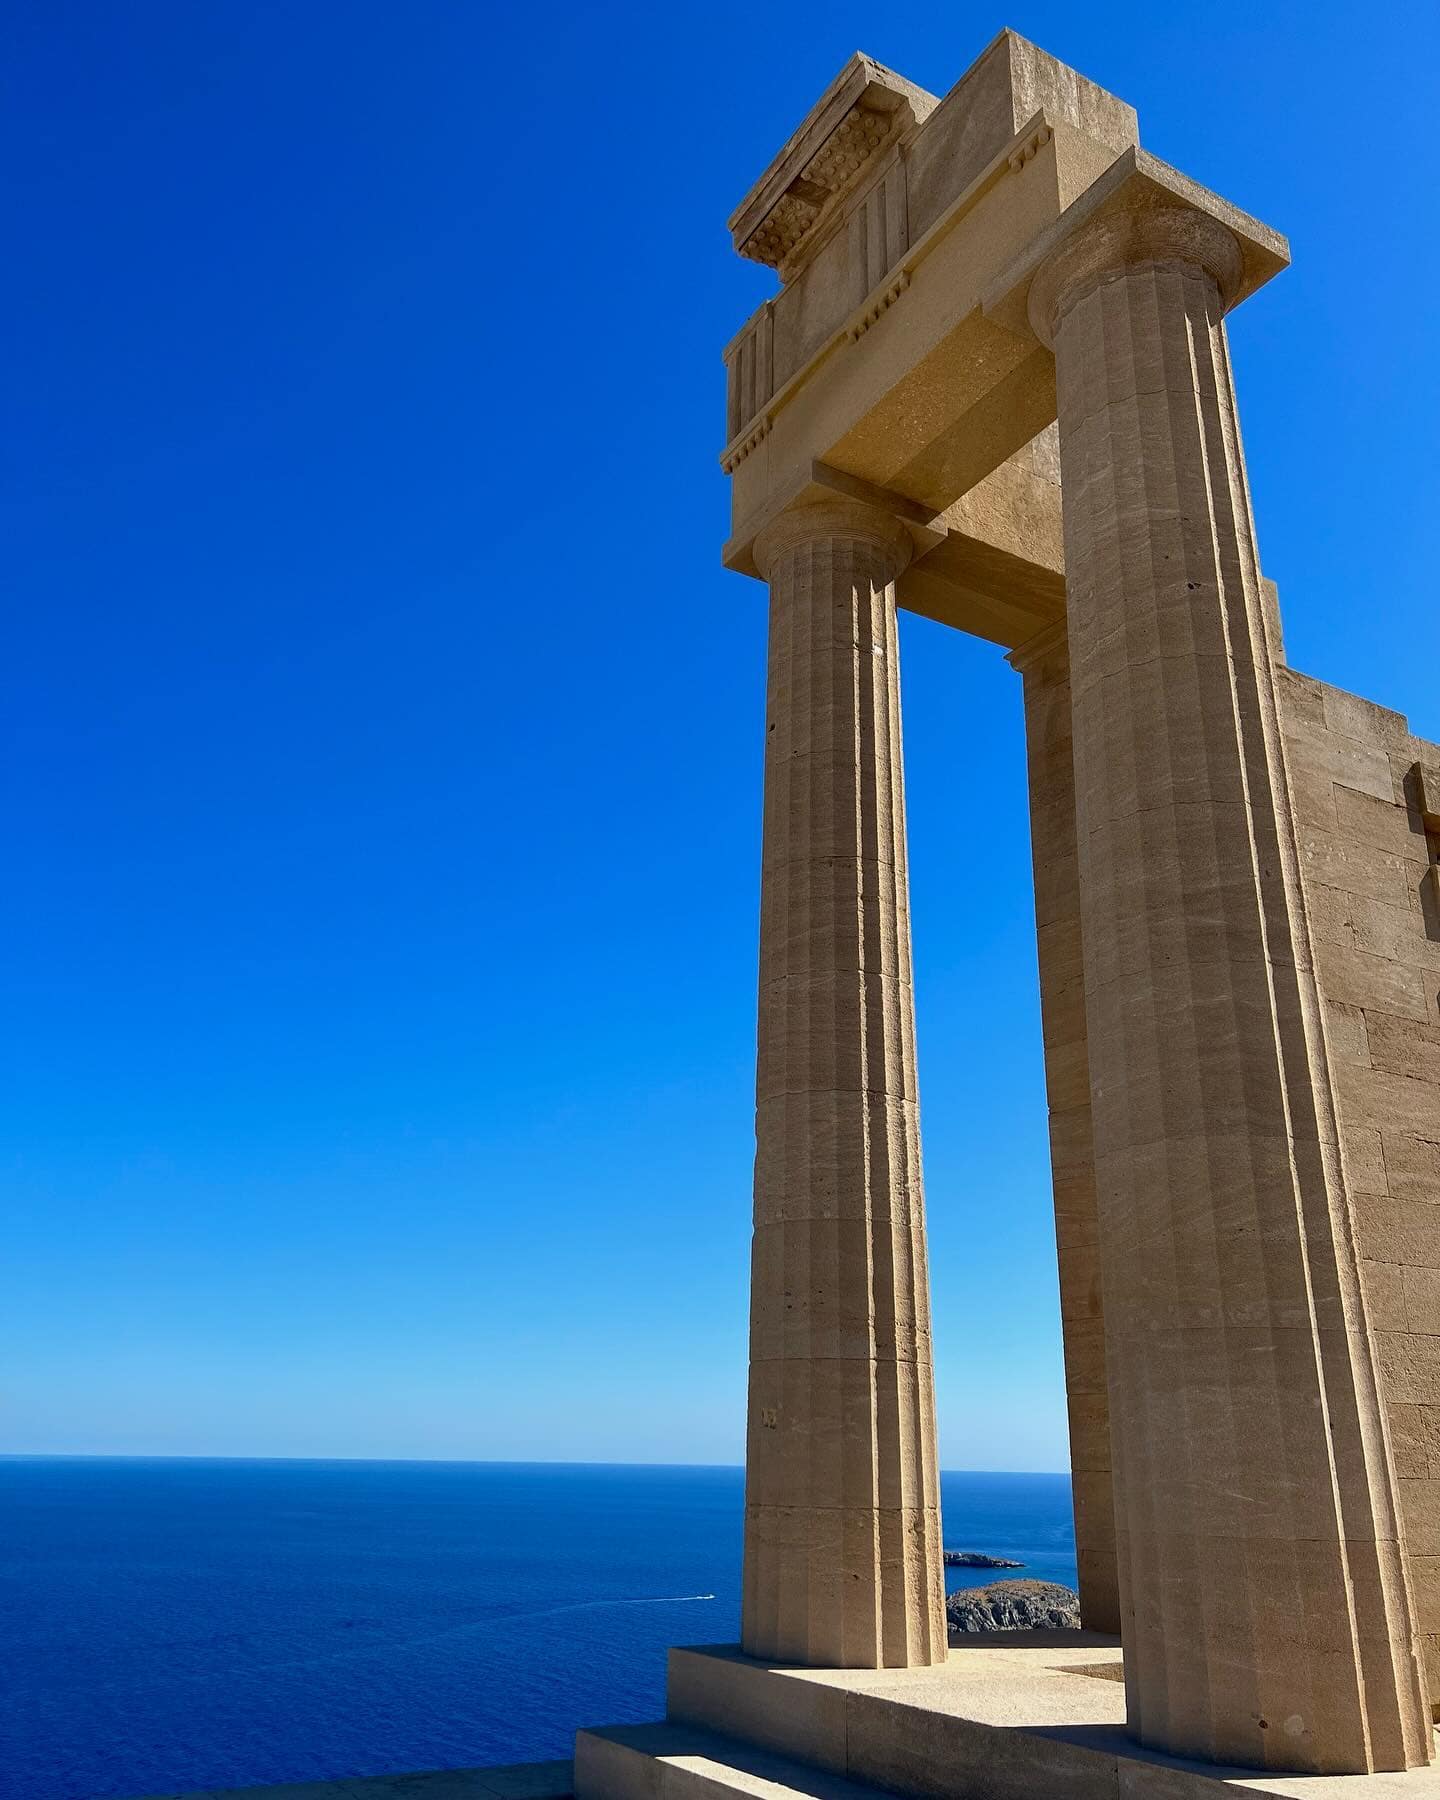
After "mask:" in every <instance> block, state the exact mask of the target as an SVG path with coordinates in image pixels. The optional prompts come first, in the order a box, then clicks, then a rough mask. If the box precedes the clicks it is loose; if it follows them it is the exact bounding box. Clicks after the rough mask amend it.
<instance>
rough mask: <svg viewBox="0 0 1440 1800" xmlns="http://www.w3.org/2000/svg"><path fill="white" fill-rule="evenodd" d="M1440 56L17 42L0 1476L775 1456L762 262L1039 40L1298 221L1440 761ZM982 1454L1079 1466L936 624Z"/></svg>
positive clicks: (1336, 16)
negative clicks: (850, 99)
mask: <svg viewBox="0 0 1440 1800" xmlns="http://www.w3.org/2000/svg"><path fill="white" fill-rule="evenodd" d="M1437 17H1440V15H1437V14H1436V13H1435V12H1434V10H1433V8H1431V7H1429V6H1421V5H1418V4H1417V5H1413V6H1400V7H1391V8H1388V9H1372V8H1363V9H1362V8H1360V7H1359V6H1343V5H1335V4H1333V3H1332V4H1326V3H1325V0H1320V3H1319V4H1316V5H1297V4H1287V5H1282V6H1272V5H1266V6H1256V5H1249V6H1243V7H1240V6H1221V7H1205V8H1203V9H1192V8H1188V7H1179V6H1166V7H1151V8H1138V9H1137V8H1135V7H1133V6H1129V5H1124V6H1122V5H1118V4H1116V5H1107V6H1088V7H1086V6H1075V5H1073V4H1060V3H1058V0H1057V3H1054V4H1025V5H1021V6H1020V7H1019V8H1018V9H1017V10H1016V11H1013V12H1012V13H1011V14H1010V15H1009V18H1008V20H1007V19H1006V18H1005V17H1004V15H1002V14H999V13H996V12H994V11H989V10H986V9H984V8H981V7H977V6H973V5H959V6H957V5H945V4H940V3H939V0H930V3H928V4H924V5H918V4H910V3H908V0H891V3H890V4H887V5H884V6H876V5H856V4H850V3H848V0H842V3H840V4H831V5H828V6H825V7H822V8H819V9H817V8H816V7H815V6H813V5H803V6H802V5H799V4H795V3H794V0H778V3H777V0H766V3H765V4H759V3H757V0H745V3H742V4H739V5H735V4H731V5H726V6H705V7H697V6H684V7H676V8H673V9H667V10H661V9H653V10H652V9H650V8H619V9H612V8H602V7H591V6H585V7H572V6H561V7H559V8H556V7H553V6H552V7H503V8H497V7H492V6H481V5H477V4H473V3H467V0H408V3H407V4H405V5H399V4H395V3H394V0H390V3H387V4H380V3H379V0H344V3H343V4H342V3H341V0H307V3H306V4H303V5H299V6H296V5H286V6H280V5H276V4H273V3H272V0H245V4H243V5H242V4H239V3H238V0H207V3H206V4H204V5H195V4H193V3H191V0H185V3H183V4H181V3H179V0H175V3H173V4H162V3H159V0H136V3H135V4H133V5H127V6H123V7H116V6H111V5H105V4H100V3H98V0H93V3H92V4H89V5H77V4H73V3H69V0H46V3H45V4H43V5H42V4H39V3H37V0H30V3H29V4H27V5H23V6H21V7H19V8H17V9H14V10H12V13H11V16H10V21H9V26H8V30H7V34H6V35H7V40H8V42H7V56H6V69H5V71H4V74H3V85H4V89H5V92H4V95H3V99H4V105H3V109H0V111H3V118H4V123H3V127H0V130H3V134H4V137H5V139H6V140H7V141H6V142H5V143H4V146H3V149H4V157H5V163H6V167H7V168H8V169H9V170H10V172H11V176H10V180H9V182H8V183H7V189H8V192H7V194H6V197H5V199H4V201H3V206H4V210H5V214H6V217H5V220H4V236H5V243H6V249H7V254H6V264H7V273H6V279H5V282H4V285H3V288H0V315H3V317H0V342H3V344H4V346H5V350H4V354H5V357H6V360H7V362H8V364H9V367H8V369H7V370H6V372H5V388H6V394H7V415H8V422H9V426H10V430H9V433H8V434H7V442H6V445H5V451H4V454H5V460H6V465H7V466H6V470H5V479H4V494H3V518H4V528H5V565H6V582H5V586H6V590H7V595H8V604H7V606H6V608H5V642H4V654H3V657H0V730H3V734H4V746H3V755H0V805H3V814H0V845H3V849H0V856H3V864H4V869H5V875H4V881H3V887H0V957H3V963H4V969H3V983H4V989H5V994H6V999H5V1006H4V1013H5V1025H4V1031H3V1057H4V1068H3V1071H0V1092H3V1096H4V1097H3V1102H0V1105H3V1140H0V1175H3V1188H4V1195H3V1205H4V1214H5V1219H4V1225H3V1235H4V1246H5V1254H4V1262H5V1271H4V1274H3V1277H0V1281H3V1289H0V1361H3V1367H4V1369H5V1371H6V1374H5V1376H4V1387H3V1392H0V1408H3V1418H0V1447H3V1448H6V1449H10V1450H22V1451H50V1450H54V1451H87V1452H89V1451H95V1452H105V1451H124V1452H158V1453H170V1452H174V1453H211V1454H278V1455H342V1456H343V1455H361V1456H364V1455H378V1456H388V1455H393V1456H457V1457H532V1456H533V1457H553V1458H576V1459H590V1458H605V1459H612V1458H613V1459H639V1460H659V1461H663V1460H675V1461H735V1460H738V1459H739V1456H740V1453H741V1445H742V1431H741V1427H742V1415H743V1392H744V1352H745V1282H746V1267H747V1254H748V1224H749V1208H750V1193H749V1188H750V1159H751V1154H752V1140H751V1104H752V1102H751V1084H752V1057H753V1042H754V1035H753V1034H754V1020H753V1013H754V965H755V949H756V945H755V934H756V907H757V863H758V839H759V806H760V754H761V735H762V734H761V715H762V675H763V656H764V605H763V593H762V590H761V589H760V588H759V587H757V586H755V585H754V584H752V583H749V582H747V581H745V580H743V579H742V578H740V577H738V576H733V575H727V574H725V573H723V572H722V571H721V569H720V567H719V562H718V549H719V545H720V542H721V540H722V538H723V536H724V535H725V521H726V495H725V483H724V480H723V478H722V476H721V474H720V471H719V468H718V466H717V463H716V453H717V452H718V450H719V448H720V444H721V439H722V436H723V417H724V406H723V374H722V369H721V365H720V350H721V347H722V346H723V344H724V343H725V342H726V340H727V339H728V338H729V337H730V336H731V335H732V333H733V332H734V331H735V330H736V328H737V327H738V326H739V324H740V323H741V321H742V320H743V319H744V318H745V317H746V316H747V314H748V313H749V312H750V311H751V310H753V308H754V307H755V306H756V304H757V303H758V302H759V300H760V299H761V298H762V297H763V296H764V295H765V293H767V292H768V291H769V284H770V281H771V277H770V276H769V274H768V272H767V271H765V270H762V269H759V268H757V267H754V266H751V265H748V264H743V263H741V262H739V261H738V260H737V259H735V258H734V257H733V255H732V254H731V252H730V248H729V242H728V238H727V235H726V233H725V228H724V224H725V218H726V216H727V214H728V213H729V211H730V209H731V208H732V206H733V205H734V204H735V202H736V201H737V200H738V199H739V198H740V196H741V194H742V193H743V192H744V191H745V189H746V188H747V186H748V185H749V183H750V181H751V180H752V179H753V177H754V176H755V175H756V174H757V173H758V172H759V170H760V169H761V168H762V167H763V166H764V164H765V163H766V161H767V160H768V158H769V156H770V155H771V154H772V152H773V151H774V150H775V148H776V147H777V146H778V144H779V143H780V142H781V140H782V139H783V138H784V136H785V135H786V133H787V132H788V131H789V130H790V128H791V127H792V126H793V125H794V124H795V122H796V121H797V120H798V119H799V118H800V116H801V115H802V114H803V113H804V111H805V110H806V108H807V107H808V105H809V104H810V102H811V101H812V100H813V99H814V98H815V96H816V95H817V94H818V93H819V91H820V89H821V88H822V87H823V86H824V84H825V83H826V82H827V81H828V80H829V78H830V77H831V76H832V74H833V73H834V72H835V70H836V68H837V67H838V66H839V65H840V63H841V62H842V61H843V60H844V58H845V57H846V56H847V55H848V54H849V53H850V51H852V50H853V49H855V48H857V47H859V48H863V49H865V50H867V51H869V52H871V53H872V54H874V55H876V56H878V57H880V58H881V59H882V60H884V61H886V62H888V63H891V64H893V65H894V66H895V67H896V68H898V69H900V70H901V71H903V72H904V73H905V74H906V75H908V76H909V77H911V78H912V79H914V80H916V81H919V82H921V83H923V84H924V85H926V86H928V87H930V88H932V89H934V90H936V91H939V92H943V91H944V90H945V89H946V88H947V87H949V86H950V84H951V83H952V82H953V81H954V80H955V78H956V77H957V76H958V75H959V74H960V73H961V71H962V70H963V69H964V68H965V67H966V66H967V64H968V63H969V62H970V61H971V60H972V59H973V58H974V57H975V56H976V55H977V54H978V53H979V51H980V50H981V49H982V48H983V47H984V46H985V44H986V43H987V42H988V41H989V40H990V38H991V37H992V36H993V35H994V33H995V31H996V30H997V28H998V27H999V26H1000V25H1001V24H1003V23H1007V22H1008V23H1010V24H1012V25H1014V26H1015V27H1016V28H1017V29H1019V30H1021V31H1023V32H1025V33H1026V34H1027V35H1029V36H1031V37H1033V38H1035V39H1036V40H1037V41H1038V42H1040V43H1041V44H1042V45H1044V46H1045V47H1046V48H1048V49H1050V50H1052V51H1054V52H1055V53H1056V54H1058V55H1059V56H1061V57H1063V58H1065V59H1066V60H1068V61H1071V62H1073V63H1074V64H1076V65H1077V66H1078V67H1079V68H1081V69H1082V70H1084V71H1085V72H1086V73H1087V74H1089V75H1091V76H1093V77H1094V78H1095V79H1097V80H1099V81H1101V82H1102V83H1104V84H1105V85H1106V86H1108V87H1110V88H1112V89H1113V90H1114V91H1115V92H1117V93H1119V94H1121V95H1123V96H1124V97H1125V98H1126V99H1128V100H1130V101H1131V102H1133V103H1134V104H1135V105H1136V106H1137V107H1138V108H1139V111H1140V118H1141V132H1142V138H1143V141H1144V142H1145V143H1146V145H1147V146H1148V147H1149V148H1150V149H1152V150H1154V151H1156V152H1157V153H1158V154H1160V155H1161V156H1164V157H1166V158H1168V159H1169V160H1171V161H1173V162H1175V163H1177V164H1178V165H1179V166H1180V167H1181V168H1183V169H1184V170H1186V171H1187V172H1188V173H1189V174H1191V175H1193V176H1195V177H1197V178H1198V179H1200V180H1202V181H1204V182H1206V183H1208V184H1210V185H1211V186H1214V187H1216V188H1218V189H1219V190H1220V191H1221V192H1222V193H1223V194H1225V195H1226V196H1227V197H1228V198H1230V199H1232V200H1234V201H1236V202H1238V203H1239V204H1241V205H1243V206H1245V207H1247V208H1248V209H1250V210H1251V211H1253V212H1256V213H1258V214H1259V215H1260V216H1261V217H1262V218H1263V219H1265V220H1266V221H1267V222H1269V223H1271V224H1273V225H1275V226H1277V227H1278V228H1280V229H1281V230H1284V231H1286V232H1288V233H1289V234H1290V236H1291V238H1292V241H1293V246H1294V252H1295V267H1294V268H1293V270H1292V271H1291V272H1290V273H1288V274H1287V275H1285V276H1284V277H1283V278H1282V279H1281V280H1279V281H1277V282H1276V283H1275V284H1274V285H1273V286H1272V287H1271V288H1269V289H1267V290H1266V291H1265V293H1264V294H1263V295H1262V296H1260V297H1259V298H1258V299H1257V300H1255V301H1253V302H1252V303H1251V304H1250V305H1249V306H1248V307H1247V308H1246V309H1244V311H1243V312H1242V313H1241V314H1240V316H1239V317H1238V319H1237V321H1236V323H1235V326H1234V339H1235V350H1236V359H1237V364H1238V377H1239V381H1240V384H1241V404H1242V409H1243V415H1244V422H1245V426H1246V433H1247V442H1248V449H1249V454H1250V463H1251V471H1252V476H1253V481H1254V487H1255V491H1256V501H1257V507H1258V512H1259V520H1260V531H1261V543H1262V550H1263V554H1264V559H1265V564H1266V567H1267V570H1268V572H1269V573H1270V574H1271V575H1273V576H1274V577H1275V578H1276V579H1277V580H1278V581H1279V583H1280V586H1281V592H1282V597H1283V602H1284V605H1285V608H1286V614H1287V630H1288V638H1289V644H1290V649H1291V656H1292V660H1293V661H1294V662H1295V663H1296V664H1297V665H1298V666H1300V667H1302V668H1304V669H1306V670H1309V671H1311V672H1313V673H1315V674H1318V675H1322V676H1324V677H1326V678H1327V679H1330V680H1335V681H1339V682H1341V683H1342V684H1344V685H1347V686H1353V687H1357V688H1359V689H1360V690H1362V691H1364V692H1367V693H1371V694H1373V695H1375V696H1376V697H1378V698H1381V699H1384V700H1386V701H1387V702H1389V703H1390V704H1392V705H1394V706H1397V707H1400V708H1402V709H1405V710H1407V711H1408V712H1409V713H1410V715H1411V719H1412V722H1413V724H1414V726H1415V727H1416V729H1418V730H1421V731H1424V732H1426V733H1427V734H1429V735H1432V736H1433V735H1440V699H1437V682H1436V669H1437V662H1436V650H1437V636H1440V634H1437V629H1436V606H1435V519H1436V516H1437V499H1440V495H1437V482H1436V473H1435V470H1436V429H1435V420H1436V415H1437V398H1440V396H1437V391H1436V390H1437V381H1436V351H1435V338H1434V329H1435V327H1434V312H1435V296H1436V293H1437V291H1440V281H1437V277H1440V269H1437V252H1436V232H1435V223H1436V219H1435V213H1436V202H1435V194H1436V192H1437V191H1440V167H1437V148H1436V141H1437V140H1436V137H1435V134H1434V133H1433V131H1432V130H1431V129H1430V120H1431V119H1432V118H1433V116H1434V113H1435V111H1436V107H1437V101H1440V95H1437V92H1436V77H1435V70H1436V67H1437V64H1440V26H1437ZM902 653H903V658H904V677H905V706H906V727H907V734H908V736H907V746H906V748H907V762H908V769H909V782H910V812H911V831H912V846H913V851H912V854H913V878H914V914H915V928H916V961H917V980H918V1004H919V1028H920V1039H921V1054H922V1083H923V1096H924V1104H925V1137H926V1151H927V1174H928V1182H929V1195H930V1220H931V1242H932V1249H933V1281H934V1299H935V1308H936V1321H937V1322H936V1341H937V1355H938V1361H939V1370H938V1374H939V1395H940V1418H941V1438H942V1459H943V1461H944V1463H945V1464H946V1466H948V1467H971V1468H997V1467H998V1468H1013V1469H1020V1468H1060V1467H1063V1466H1064V1464H1065V1459H1066V1450H1065V1436H1064V1424H1063V1405H1062V1400H1061V1391H1060V1365H1059V1350H1058V1326H1057V1319H1056V1293H1055V1281H1054V1275H1053V1270H1052V1240H1051V1226H1050V1220H1049V1199H1048V1189H1047V1180H1048V1177H1047V1163H1046V1152H1045V1144H1044V1106H1043V1097H1042V1086H1041V1064H1040V1055H1039V1026H1038V1015H1037V1002H1036V991H1035V972H1034V952H1033V945H1032V936H1031V901H1030V893H1029V842H1028V829H1027V825H1026V819H1025V806H1024V784H1023V761H1022V740H1021V717H1020V701H1019V688H1018V681H1017V679H1016V677H1014V676H1013V675H1012V674H1011V673H1010V671H1009V670H1008V669H1007V668H1006V667H1005V665H1004V663H1003V662H1002V661H1001V660H1000V657H999V654H998V653H997V652H995V651H993V650H991V649H989V648H987V647H985V646H982V645H979V644H976V643H973V642H970V641H967V640H962V639H960V638H958V637H955V636H950V635H947V634H945V633H944V632H942V631H941V630H940V629H938V628H937V627H934V626H930V625H928V624H926V623H924V622H923V621H915V620H912V621H908V622H907V624H906V626H905V629H904V632H903V652H902Z"/></svg>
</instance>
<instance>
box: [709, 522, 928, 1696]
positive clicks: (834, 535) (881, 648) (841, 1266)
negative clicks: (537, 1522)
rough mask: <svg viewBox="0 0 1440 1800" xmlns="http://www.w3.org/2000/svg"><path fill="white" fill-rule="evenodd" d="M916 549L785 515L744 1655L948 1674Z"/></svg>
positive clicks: (779, 571)
mask: <svg viewBox="0 0 1440 1800" xmlns="http://www.w3.org/2000/svg"><path fill="white" fill-rule="evenodd" d="M909 555H910V540H909V537H908V535H907V534H906V532H905V530H904V528H903V527H902V526H900V525H899V524H897V523H896V522H895V521H893V520H891V519H889V518H887V517H886V516H885V515H884V514H881V513H879V512H876V511H873V510H871V509H869V508H867V507H863V506H859V505H855V504H850V503H835V504H829V503H825V504H818V505H812V506H806V507H803V508H800V509H797V510H795V511H792V512H790V513H788V514H785V515H783V516H782V517H781V518H780V519H779V520H778V521H777V522H776V523H775V524H773V525H772V526H770V527H769V528H768V529H767V530H766V531H765V532H764V533H763V534H762V537H761V539H760V541H759V542H758V543H757V545H756V561H757V563H758V564H759V566H760V568H761V570H762V572H763V573H764V574H765V576H766V579H767V580H768V581H769V583H770V666H769V693H768V702H767V720H766V754H765V827H764V870H763V886H762V907H761V926H760V1026H759V1068H758V1076H757V1083H756V1159H755V1237H754V1252H753V1274H752V1285H751V1327H750V1332H751V1335H750V1357H751V1361H750V1409H749V1434H748V1450H747V1468H746V1496H745V1499H746V1510H745V1574H744V1598H743V1610H742V1624H741V1637H742V1645H743V1648H744V1649H745V1650H746V1651H747V1652H748V1653H749V1654H751V1655H752V1656H757V1657H764V1658H769V1659H776V1660H784V1661H789V1662H796V1663H803V1664H809V1665H812V1666H818V1667H854V1668H880V1667H892V1666H904V1665H911V1664H925V1663H933V1662H938V1661H941V1660H943V1658H944V1656H945V1616H944V1584H943V1579H942V1570H941V1557H940V1520H939V1494H938V1488H937V1481H936V1463H935V1413H934V1393H933V1379H932V1370H931V1353H930V1306H929V1288H928V1279H927V1272H926V1258H925V1213H924V1198H923V1192H922V1187H921V1178H920V1134H919V1118H918V1105H917V1098H916V1081H915V1025H914V1006H913V1000H912V992H911V966H910V918H909V894H908V883H907V876H906V861H905V802H904V784H903V779H902V772H901V753H900V692H899V671H898V662H897V651H896V625H895V590H894V582H895V579H896V577H897V576H898V574H899V573H900V571H901V570H902V569H903V568H904V566H905V563H906V561H907V560H908V558H909Z"/></svg>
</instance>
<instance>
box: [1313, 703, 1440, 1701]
mask: <svg viewBox="0 0 1440 1800" xmlns="http://www.w3.org/2000/svg"><path fill="white" fill-rule="evenodd" d="M1277 674H1278V681H1279V692H1280V705H1281V712H1282V724H1283V729H1284V734H1285V742H1286V757H1287V763H1288V767H1289V774H1290V785H1291V792H1292V796H1293V798H1294V802H1295V810H1296V815H1297V822H1298V825H1299V830H1300V845H1301V865H1302V879H1303V883H1304V891H1305V901H1306V906H1307V909H1308V912H1309V915H1310V928H1311V934H1312V938H1313V941H1314V945H1315V958H1316V964H1317V969H1318V974H1319V986H1320V991H1321V995H1322V998H1323V1001H1324V1004H1325V1014H1326V1029H1327V1033H1328V1036H1329V1041H1330V1049H1331V1055H1332V1062H1333V1066H1334V1070H1335V1081H1336V1084H1337V1087H1338V1090H1339V1093H1338V1099H1339V1111H1340V1125H1341V1132H1342V1136H1343V1139H1344V1147H1345V1156H1346V1163H1347V1168H1348V1174H1349V1184H1350V1191H1351V1194H1352V1196H1353V1201H1354V1209H1355V1226H1356V1234H1357V1241H1358V1248H1359V1253H1360V1257H1361V1271H1362V1280H1363V1282H1364V1286H1365V1292H1366V1296H1367V1301H1368V1306H1369V1312H1370V1318H1371V1324H1372V1328H1373V1330H1374V1332H1375V1336H1376V1345H1377V1351H1378V1355H1379V1360H1380V1368H1381V1379H1382V1392H1383V1397H1384V1402H1385V1410H1386V1418H1387V1422H1388V1426H1389V1430H1390V1436H1391V1443H1392V1448H1393V1452H1394V1456H1395V1463H1396V1474H1397V1476H1398V1478H1399V1485H1400V1496H1401V1510H1402V1516H1403V1522H1404V1529H1405V1536H1406V1552H1407V1559H1408V1564H1409V1571H1410V1580H1411V1586H1412V1589H1413V1592H1414V1596H1415V1603H1416V1609H1417V1613H1418V1622H1419V1626H1420V1629H1421V1631H1422V1632H1423V1633H1424V1634H1425V1642H1426V1652H1427V1658H1428V1664H1429V1681H1430V1696H1431V1701H1432V1703H1433V1704H1437V1705H1440V888H1437V882H1440V866H1437V865H1440V817H1437V814H1440V791H1437V790H1440V748H1437V747H1436V746H1435V745H1434V744H1431V743H1427V742H1426V741H1425V740H1423V739H1420V738H1417V737H1415V736H1413V735H1412V734H1411V732H1410V730H1409V727H1408V724H1407V722H1406V720H1405V719H1404V718H1403V717H1402V715H1401V714H1399V713H1396V712H1390V711H1388V710H1387V709H1386V708H1384V707H1381V706H1376V705H1374V704H1372V703H1371V702H1370V701H1368V700H1362V699H1360V698H1359V697H1358V696H1356V695H1354V694H1349V693H1346V692H1344V691H1343V690H1342V689H1340V688H1336V687H1331V686H1329V685H1327V684H1326V683H1324V682H1321V681H1316V680H1313V679H1312V678H1310V677H1309V676H1306V675H1301V674H1299V673H1297V672H1296V671H1295V670H1293V669H1289V668H1283V669H1280V670H1278V671H1277ZM1427 770H1428V771H1429V780H1428V781H1427V779H1426V773H1427Z"/></svg>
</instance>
